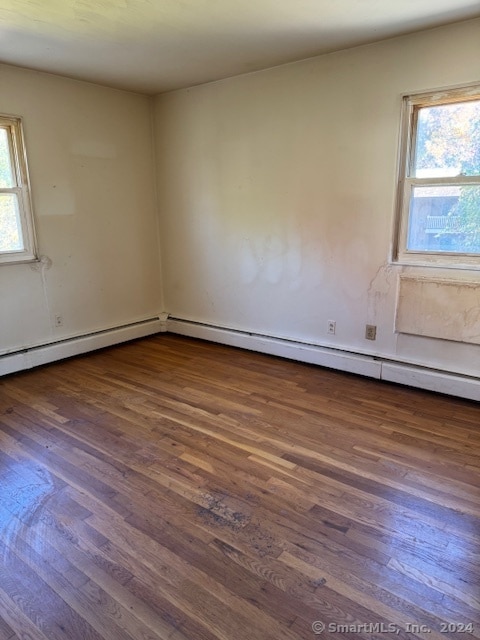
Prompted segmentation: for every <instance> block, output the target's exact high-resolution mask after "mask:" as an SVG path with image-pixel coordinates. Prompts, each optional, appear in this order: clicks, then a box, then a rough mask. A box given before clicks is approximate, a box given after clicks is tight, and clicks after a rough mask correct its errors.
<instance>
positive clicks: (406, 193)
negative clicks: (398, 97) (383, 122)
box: [392, 83, 480, 269]
mask: <svg viewBox="0 0 480 640" xmlns="http://www.w3.org/2000/svg"><path fill="white" fill-rule="evenodd" d="M476 99H478V100H480V84H478V83H475V84H469V85H462V86H457V87H453V88H450V89H442V90H434V91H428V92H421V93H409V94H406V95H404V96H402V113H401V125H400V145H399V160H398V182H397V197H396V216H395V235H394V241H393V251H392V262H394V263H397V264H401V265H417V266H425V267H432V266H434V267H435V266H438V267H444V268H453V269H480V253H460V252H448V251H422V250H414V249H408V248H407V240H408V231H409V224H410V201H411V193H412V192H413V189H414V188H415V187H418V186H424V187H435V186H442V185H445V186H465V185H478V186H480V176H452V177H442V178H416V177H414V176H413V175H412V174H413V173H414V164H415V150H416V136H417V122H418V111H419V109H420V108H422V107H433V106H439V105H446V104H454V103H456V102H466V101H468V100H476Z"/></svg>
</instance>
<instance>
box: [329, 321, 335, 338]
mask: <svg viewBox="0 0 480 640" xmlns="http://www.w3.org/2000/svg"><path fill="white" fill-rule="evenodd" d="M336 328H337V323H336V322H335V320H329V321H328V329H327V331H328V333H331V334H333V335H335V330H336Z"/></svg>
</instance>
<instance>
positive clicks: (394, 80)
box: [156, 20, 480, 375]
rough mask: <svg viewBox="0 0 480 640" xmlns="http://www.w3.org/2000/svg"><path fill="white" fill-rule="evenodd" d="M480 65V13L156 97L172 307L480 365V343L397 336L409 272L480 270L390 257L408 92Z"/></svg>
mask: <svg viewBox="0 0 480 640" xmlns="http://www.w3.org/2000/svg"><path fill="white" fill-rule="evenodd" d="M479 60H480V21H478V20H476V21H470V22H466V23H460V24H457V25H453V26H449V27H445V28H441V29H437V30H433V31H428V32H424V33H418V34H415V35H411V36H406V37H402V38H397V39H394V40H390V41H385V42H381V43H378V44H374V45H370V46H365V47H360V48H356V49H351V50H348V51H343V52H339V53H335V54H330V55H325V56H321V57H318V58H314V59H310V60H307V61H303V62H300V63H296V64H292V65H287V66H282V67H278V68H275V69H271V70H267V71H265V72H260V73H255V74H250V75H245V76H241V77H237V78H233V79H229V80H225V81H221V82H217V83H213V84H209V85H203V86H199V87H195V88H192V89H188V90H182V91H178V92H173V93H170V94H166V95H163V96H159V97H157V99H156V124H157V133H156V144H157V156H158V167H157V170H158V186H159V197H160V205H159V206H160V222H161V237H162V238H163V240H164V242H163V245H162V259H163V267H162V268H163V275H164V290H165V308H166V310H167V311H168V312H169V313H170V314H171V315H173V316H176V317H180V318H185V319H189V320H194V321H199V322H205V323H211V324H214V325H220V326H224V327H231V328H237V329H242V330H246V331H251V332H256V333H261V334H267V335H273V336H279V337H286V338H291V339H294V340H301V341H306V342H311V343H315V344H321V345H331V346H334V347H335V346H337V347H341V348H345V349H349V350H352V351H357V352H366V353H376V354H379V355H382V356H385V357H388V358H393V359H398V360H405V361H412V362H416V363H419V364H426V365H429V366H434V367H438V368H440V369H447V370H451V371H458V372H463V373H470V374H476V375H478V372H479V369H480V367H479V361H480V351H479V348H478V346H472V345H470V344H464V343H461V342H452V341H446V340H439V339H431V338H428V337H425V336H422V337H421V336H415V335H406V334H398V333H395V307H396V298H397V286H398V278H399V275H400V273H401V272H403V273H414V274H418V275H428V276H439V277H442V278H443V277H448V278H454V279H455V278H457V279H460V280H462V279H466V280H468V281H470V282H471V281H472V280H473V281H479V279H480V278H479V272H478V271H476V272H475V271H470V272H467V271H464V272H463V271H449V272H448V273H446V272H445V270H441V269H420V268H415V269H413V270H412V269H411V268H410V269H402V268H401V267H399V266H397V265H391V264H389V253H390V246H391V239H392V227H393V216H394V200H395V180H396V162H397V146H398V132H399V118H400V103H401V95H402V94H403V93H406V92H414V91H420V90H428V89H433V88H437V87H444V86H451V85H456V84H460V83H467V82H473V81H478V80H479V79H480V66H479ZM407 304H408V305H412V306H414V305H415V304H416V302H415V299H410V300H407ZM328 320H335V321H336V323H337V324H336V328H337V331H336V335H335V336H331V335H329V334H328V333H327V321H328ZM366 323H370V324H376V325H377V326H378V333H377V340H376V342H369V341H366V340H365V338H364V331H365V324H366Z"/></svg>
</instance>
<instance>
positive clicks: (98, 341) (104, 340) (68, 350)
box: [0, 316, 166, 376]
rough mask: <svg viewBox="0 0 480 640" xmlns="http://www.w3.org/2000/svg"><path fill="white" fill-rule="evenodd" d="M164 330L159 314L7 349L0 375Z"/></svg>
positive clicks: (1, 363) (163, 323) (3, 356)
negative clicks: (14, 349)
mask: <svg viewBox="0 0 480 640" xmlns="http://www.w3.org/2000/svg"><path fill="white" fill-rule="evenodd" d="M162 331H166V323H165V318H162V317H161V316H160V317H154V318H147V319H145V320H141V321H138V322H132V323H130V324H124V325H120V326H116V327H111V328H108V329H102V330H99V331H94V332H92V333H88V334H83V335H80V336H73V337H71V338H66V339H63V340H59V341H56V342H51V343H47V344H42V345H38V346H32V347H28V348H25V349H22V350H19V351H15V352H10V353H6V354H4V355H2V356H0V376H4V375H7V374H9V373H15V372H17V371H23V370H25V369H32V368H33V367H38V366H40V365H42V364H48V363H49V362H55V361H56V360H63V359H64V358H70V357H71V356H76V355H79V354H81V353H87V352H89V351H95V350H96V349H103V348H104V347H110V346H113V345H115V344H120V343H121V342H127V341H128V340H135V338H144V337H145V336H149V335H153V334H155V333H159V332H162Z"/></svg>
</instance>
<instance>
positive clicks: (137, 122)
mask: <svg viewBox="0 0 480 640" xmlns="http://www.w3.org/2000/svg"><path fill="white" fill-rule="evenodd" d="M150 103H151V100H150V99H149V98H147V97H145V96H139V95H134V94H129V93H126V92H121V91H115V90H112V89H106V88H102V87H98V86H95V85H91V84H87V83H81V82H75V81H72V80H67V79H64V78H59V77H55V76H51V75H47V74H41V73H35V72H31V71H26V70H21V69H16V68H13V67H8V66H1V65H0V113H8V114H15V115H19V116H22V117H23V118H24V130H25V138H26V145H27V153H28V159H29V168H30V177H31V183H32V191H33V208H34V214H35V220H36V227H37V236H38V244H39V252H40V254H41V255H42V256H45V258H44V262H43V263H41V264H36V265H27V264H21V265H15V266H13V265H4V266H1V267H0V352H1V353H5V352H6V351H12V350H17V349H21V348H23V347H25V346H29V345H38V344H45V343H48V342H50V341H52V340H58V339H62V338H64V337H68V336H72V335H79V334H85V333H88V332H91V331H96V330H99V329H106V328H110V327H114V326H117V325H121V324H127V323H131V322H134V321H136V320H140V319H144V318H148V317H151V316H152V315H155V314H157V315H158V313H159V311H161V307H162V304H161V296H160V293H161V284H160V270H159V251H158V233H157V219H156V209H155V197H154V193H155V189H154V176H153V149H152V141H151V104H150ZM50 265H51V266H50ZM57 314H59V315H61V316H62V317H63V321H64V326H63V327H60V328H56V327H55V326H54V321H53V320H54V316H55V315H57Z"/></svg>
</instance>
